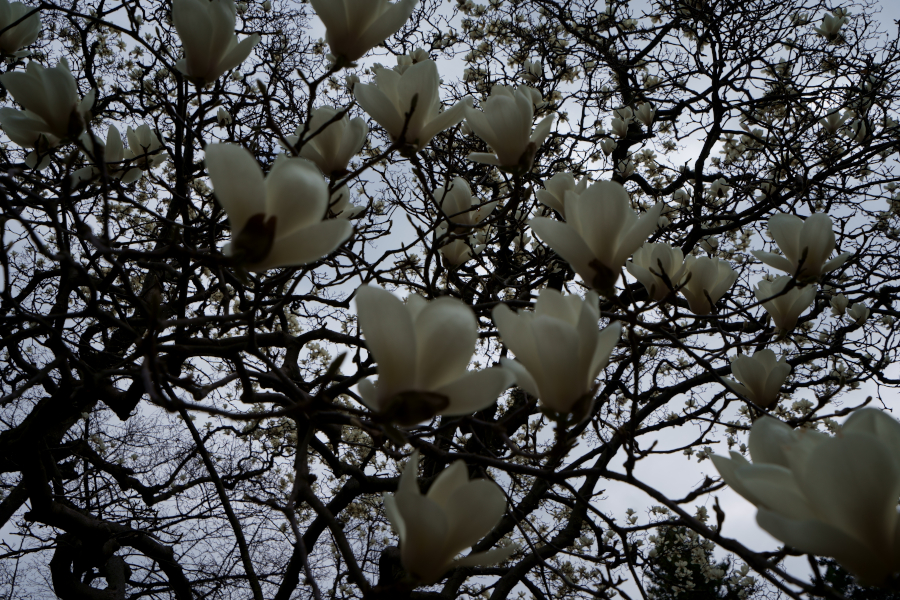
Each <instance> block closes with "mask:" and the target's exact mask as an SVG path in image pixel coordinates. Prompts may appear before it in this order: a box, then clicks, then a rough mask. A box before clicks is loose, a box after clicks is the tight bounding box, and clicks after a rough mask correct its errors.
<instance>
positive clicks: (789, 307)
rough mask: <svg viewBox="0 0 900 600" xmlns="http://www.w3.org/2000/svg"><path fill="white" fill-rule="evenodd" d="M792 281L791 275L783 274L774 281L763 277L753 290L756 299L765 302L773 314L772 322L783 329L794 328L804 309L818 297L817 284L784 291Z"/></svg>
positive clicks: (768, 310)
mask: <svg viewBox="0 0 900 600" xmlns="http://www.w3.org/2000/svg"><path fill="white" fill-rule="evenodd" d="M790 283H791V278H790V276H788V275H782V276H780V277H776V278H775V280H774V281H766V280H765V279H763V280H762V281H760V282H759V283H758V284H756V289H755V290H753V293H754V294H755V295H756V299H757V300H759V301H760V302H762V303H763V308H765V309H766V312H768V313H769V315H771V317H772V322H773V323H775V326H776V327H777V328H778V329H781V330H782V331H790V330H792V329H793V328H794V327H795V326H796V325H797V319H799V318H800V315H801V314H803V311H805V310H806V309H807V308H809V306H810V305H811V304H812V303H813V302H814V301H815V299H816V286H814V285H808V286H806V287H802V288H800V287H794V288H791V289H790V290H788V291H787V292H784V290H785V289H787V287H788V284H790ZM770 298H771V299H770ZM764 300H765V302H764Z"/></svg>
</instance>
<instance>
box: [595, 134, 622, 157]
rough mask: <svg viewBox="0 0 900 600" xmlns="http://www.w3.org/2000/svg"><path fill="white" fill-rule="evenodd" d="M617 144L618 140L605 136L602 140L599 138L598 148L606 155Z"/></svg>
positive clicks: (610, 152)
mask: <svg viewBox="0 0 900 600" xmlns="http://www.w3.org/2000/svg"><path fill="white" fill-rule="evenodd" d="M618 145H619V142H617V141H616V140H614V139H612V138H605V139H603V140H600V149H601V150H603V154H605V155H606V156H609V155H610V154H612V152H613V150H615V149H616V147H618Z"/></svg>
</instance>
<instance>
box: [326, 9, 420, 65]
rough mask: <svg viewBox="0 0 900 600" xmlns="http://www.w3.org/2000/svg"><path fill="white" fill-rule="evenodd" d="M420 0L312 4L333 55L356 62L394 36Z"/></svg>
mask: <svg viewBox="0 0 900 600" xmlns="http://www.w3.org/2000/svg"><path fill="white" fill-rule="evenodd" d="M417 2H418V0H399V2H394V3H390V2H388V1H387V0H310V2H309V3H310V4H312V7H313V10H315V11H316V14H317V15H318V16H319V18H320V19H322V23H324V24H325V40H326V41H327V42H328V46H329V47H330V48H331V53H332V54H334V55H335V56H337V57H339V58H342V59H344V60H345V61H347V62H353V61H355V60H358V59H360V58H362V57H363V56H364V55H365V53H366V52H368V51H369V50H371V49H372V48H374V47H375V46H377V45H378V44H380V43H381V42H383V41H384V40H386V39H387V38H389V37H390V36H392V35H394V34H395V33H397V32H398V31H400V28H401V27H403V24H404V23H406V21H407V20H408V19H409V17H410V15H412V12H413V9H414V8H415V7H416V3H417Z"/></svg>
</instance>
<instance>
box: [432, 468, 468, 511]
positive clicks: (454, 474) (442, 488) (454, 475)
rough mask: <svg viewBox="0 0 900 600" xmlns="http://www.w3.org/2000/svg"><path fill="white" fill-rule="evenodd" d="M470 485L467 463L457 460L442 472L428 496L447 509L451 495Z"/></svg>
mask: <svg viewBox="0 0 900 600" xmlns="http://www.w3.org/2000/svg"><path fill="white" fill-rule="evenodd" d="M468 483H469V468H468V467H467V466H466V462H465V461H463V460H455V461H453V463H452V464H451V465H450V466H449V467H447V468H446V469H444V470H443V471H441V474H440V475H438V476H437V478H436V479H435V480H434V483H432V484H431V487H430V488H428V493H427V494H426V495H427V496H428V497H429V498H430V499H432V500H434V501H435V502H437V503H438V504H439V505H440V507H441V508H443V509H446V508H447V505H448V503H449V499H450V496H451V494H453V492H455V491H456V490H457V489H459V488H461V487H463V486H465V485H467V484H468Z"/></svg>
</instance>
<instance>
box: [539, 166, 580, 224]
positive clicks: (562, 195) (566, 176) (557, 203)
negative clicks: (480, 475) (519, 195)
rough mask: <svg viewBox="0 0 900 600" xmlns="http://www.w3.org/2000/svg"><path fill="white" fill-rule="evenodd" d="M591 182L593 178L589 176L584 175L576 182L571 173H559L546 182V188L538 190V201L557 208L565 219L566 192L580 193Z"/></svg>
mask: <svg viewBox="0 0 900 600" xmlns="http://www.w3.org/2000/svg"><path fill="white" fill-rule="evenodd" d="M590 182H591V180H590V179H588V178H587V177H582V178H581V181H578V182H576V181H575V176H574V175H572V174H571V173H557V174H556V175H554V176H553V177H551V178H550V179H548V180H547V181H546V182H544V189H542V190H538V191H537V193H536V194H535V195H536V196H537V199H538V202H540V203H541V204H543V205H544V206H547V207H549V208H551V209H553V210H555V211H556V212H558V213H559V214H560V216H562V218H563V219H565V218H566V207H565V199H566V192H575V193H576V194H580V193H581V192H583V191H584V190H586V189H587V186H588V184H589V183H590Z"/></svg>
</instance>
